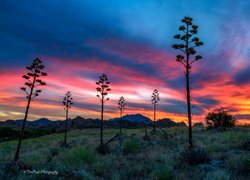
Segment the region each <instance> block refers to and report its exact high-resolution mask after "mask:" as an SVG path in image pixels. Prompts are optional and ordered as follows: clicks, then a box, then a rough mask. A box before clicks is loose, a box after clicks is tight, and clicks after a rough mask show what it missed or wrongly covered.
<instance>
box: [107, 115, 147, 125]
mask: <svg viewBox="0 0 250 180" xmlns="http://www.w3.org/2000/svg"><path fill="white" fill-rule="evenodd" d="M120 120H122V121H128V122H131V123H144V124H150V123H151V122H152V120H151V119H149V118H148V117H146V116H143V115H141V114H129V115H125V116H123V117H122V118H114V119H110V120H109V121H111V122H118V121H120Z"/></svg>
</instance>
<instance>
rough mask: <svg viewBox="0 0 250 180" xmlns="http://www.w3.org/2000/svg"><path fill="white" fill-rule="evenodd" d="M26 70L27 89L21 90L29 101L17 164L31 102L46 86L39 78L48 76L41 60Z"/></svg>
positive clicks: (18, 149)
mask: <svg viewBox="0 0 250 180" xmlns="http://www.w3.org/2000/svg"><path fill="white" fill-rule="evenodd" d="M26 69H28V70H29V72H28V73H27V74H26V75H23V78H24V79H25V80H26V82H25V85H26V86H27V87H21V90H23V91H24V92H25V93H26V94H27V96H26V98H27V99H28V103H27V106H26V111H25V116H24V119H23V124H22V129H21V134H20V137H19V141H18V145H17V149H16V153H15V157H14V161H15V162H17V161H18V159H19V152H20V148H21V143H22V139H23V136H24V129H25V124H26V121H27V117H28V113H29V108H30V102H31V100H32V99H34V98H35V97H37V96H39V93H41V92H42V91H41V90H39V89H37V90H36V87H38V86H45V85H46V83H45V82H43V81H42V80H41V79H40V78H39V77H42V76H47V73H45V72H43V71H42V70H43V69H44V65H43V64H42V61H41V60H40V59H38V58H36V59H35V60H34V61H33V63H32V64H31V65H30V66H27V67H26Z"/></svg>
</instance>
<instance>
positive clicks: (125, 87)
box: [0, 0, 250, 124]
mask: <svg viewBox="0 0 250 180" xmlns="http://www.w3.org/2000/svg"><path fill="white" fill-rule="evenodd" d="M249 9H250V1H248V0H241V1H235V0H202V1H201V0H190V1H186V0H182V1H181V0H180V1H176V0H168V1H167V0H41V1H34V0H22V1H17V0H3V1H1V2H0V24H1V28H0V80H1V85H0V121H2V120H7V119H22V118H23V115H24V111H25V106H26V103H27V102H26V99H25V94H24V93H23V92H22V91H21V90H20V87H21V86H23V83H24V80H23V79H22V75H23V74H25V73H26V72H27V71H26V69H25V66H27V65H29V64H31V62H32V60H33V59H34V58H36V57H39V58H40V59H41V60H42V61H43V62H44V65H45V71H46V72H47V73H48V76H47V77H45V78H43V80H44V81H45V82H46V83H47V86H46V87H42V88H41V89H42V93H41V95H40V96H39V97H38V98H36V99H34V101H32V107H31V109H30V114H29V119H30V120H34V119H38V118H41V117H46V118H49V119H53V120H57V119H63V118H64V114H65V112H64V110H63V106H62V102H61V101H62V98H63V95H64V94H65V93H66V92H67V91H71V92H72V96H73V98H74V102H75V105H74V106H73V108H72V109H71V112H70V116H71V117H72V118H74V117H75V116H78V115H79V116H83V117H86V118H87V117H90V118H99V116H100V113H99V110H100V102H99V100H98V98H97V97H96V94H97V93H96V90H95V88H96V85H95V82H96V81H97V80H98V77H99V75H100V74H102V73H105V74H107V76H108V78H109V80H110V82H111V89H112V91H111V92H110V94H109V97H110V99H111V100H110V101H108V102H107V103H106V104H105V119H109V118H114V117H117V116H118V114H119V113H118V108H117V102H118V99H119V97H120V96H124V97H125V99H126V103H127V108H126V110H125V114H132V113H141V114H143V115H145V116H148V117H150V118H152V116H153V112H152V109H153V106H152V104H151V102H150V100H151V94H152V92H153V90H154V89H158V90H159V93H160V98H161V100H160V102H159V106H158V113H157V116H158V118H164V117H169V118H171V119H173V120H175V121H178V122H179V121H186V108H185V107H186V101H185V84H184V83H185V79H184V73H183V72H184V69H183V67H182V66H181V64H179V63H178V62H176V61H175V55H176V54H177V53H178V51H176V50H174V49H172V48H171V46H172V44H173V43H176V40H174V39H173V35H175V34H176V33H177V32H178V31H177V29H178V27H179V26H180V25H181V22H180V20H181V19H182V18H183V17H184V16H191V17H193V19H194V23H195V24H197V25H198V26H199V31H198V36H199V37H200V39H201V40H202V41H203V42H204V46H202V47H200V48H197V51H198V53H199V54H201V55H202V56H203V59H202V60H201V61H199V62H197V63H195V64H194V66H193V69H192V74H191V86H192V94H191V96H192V104H193V109H192V110H193V119H194V122H199V121H203V120H204V118H205V116H206V114H207V113H208V112H209V111H212V110H215V109H225V110H228V111H229V112H230V113H232V114H234V115H235V117H236V118H237V119H238V120H239V121H238V123H241V124H250V62H249V60H250V31H249V29H250V21H249V19H250V11H249Z"/></svg>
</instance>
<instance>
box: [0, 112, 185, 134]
mask: <svg viewBox="0 0 250 180" xmlns="http://www.w3.org/2000/svg"><path fill="white" fill-rule="evenodd" d="M121 119H122V126H123V127H124V128H139V127H144V126H145V125H146V124H147V125H149V126H153V124H151V122H152V120H151V119H150V118H148V117H146V116H143V115H141V114H129V115H125V116H123V117H122V118H121ZM119 122H120V118H113V119H109V120H107V121H106V120H105V121H104V127H105V128H117V127H119ZM64 123H65V121H64V120H56V121H55V120H49V119H47V118H40V119H37V120H34V121H27V122H26V128H27V129H41V128H54V129H56V130H57V131H62V130H63V129H64ZM22 124H23V120H7V121H4V122H0V127H1V126H8V127H13V128H20V127H21V126H22ZM156 124H157V125H158V126H159V127H173V126H186V124H185V123H184V122H180V123H176V122H174V121H173V120H171V119H169V118H163V119H159V120H158V121H156ZM68 125H69V127H70V128H73V129H84V128H99V127H100V119H91V118H87V119H85V118H84V117H81V116H77V117H76V118H74V119H69V120H68Z"/></svg>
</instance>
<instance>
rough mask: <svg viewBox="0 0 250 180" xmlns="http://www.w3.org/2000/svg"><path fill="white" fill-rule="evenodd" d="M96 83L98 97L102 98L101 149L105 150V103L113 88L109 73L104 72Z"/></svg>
mask: <svg viewBox="0 0 250 180" xmlns="http://www.w3.org/2000/svg"><path fill="white" fill-rule="evenodd" d="M96 84H97V85H98V87H97V88H96V90H97V91H98V93H100V94H98V95H97V97H98V98H99V99H100V101H101V131H100V149H99V150H100V151H103V147H104V146H103V112H104V103H105V102H106V101H108V100H109V98H106V96H107V95H108V92H109V91H111V89H110V88H109V84H110V82H109V81H108V78H107V75H106V74H102V75H101V76H100V77H99V81H97V82H96Z"/></svg>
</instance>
